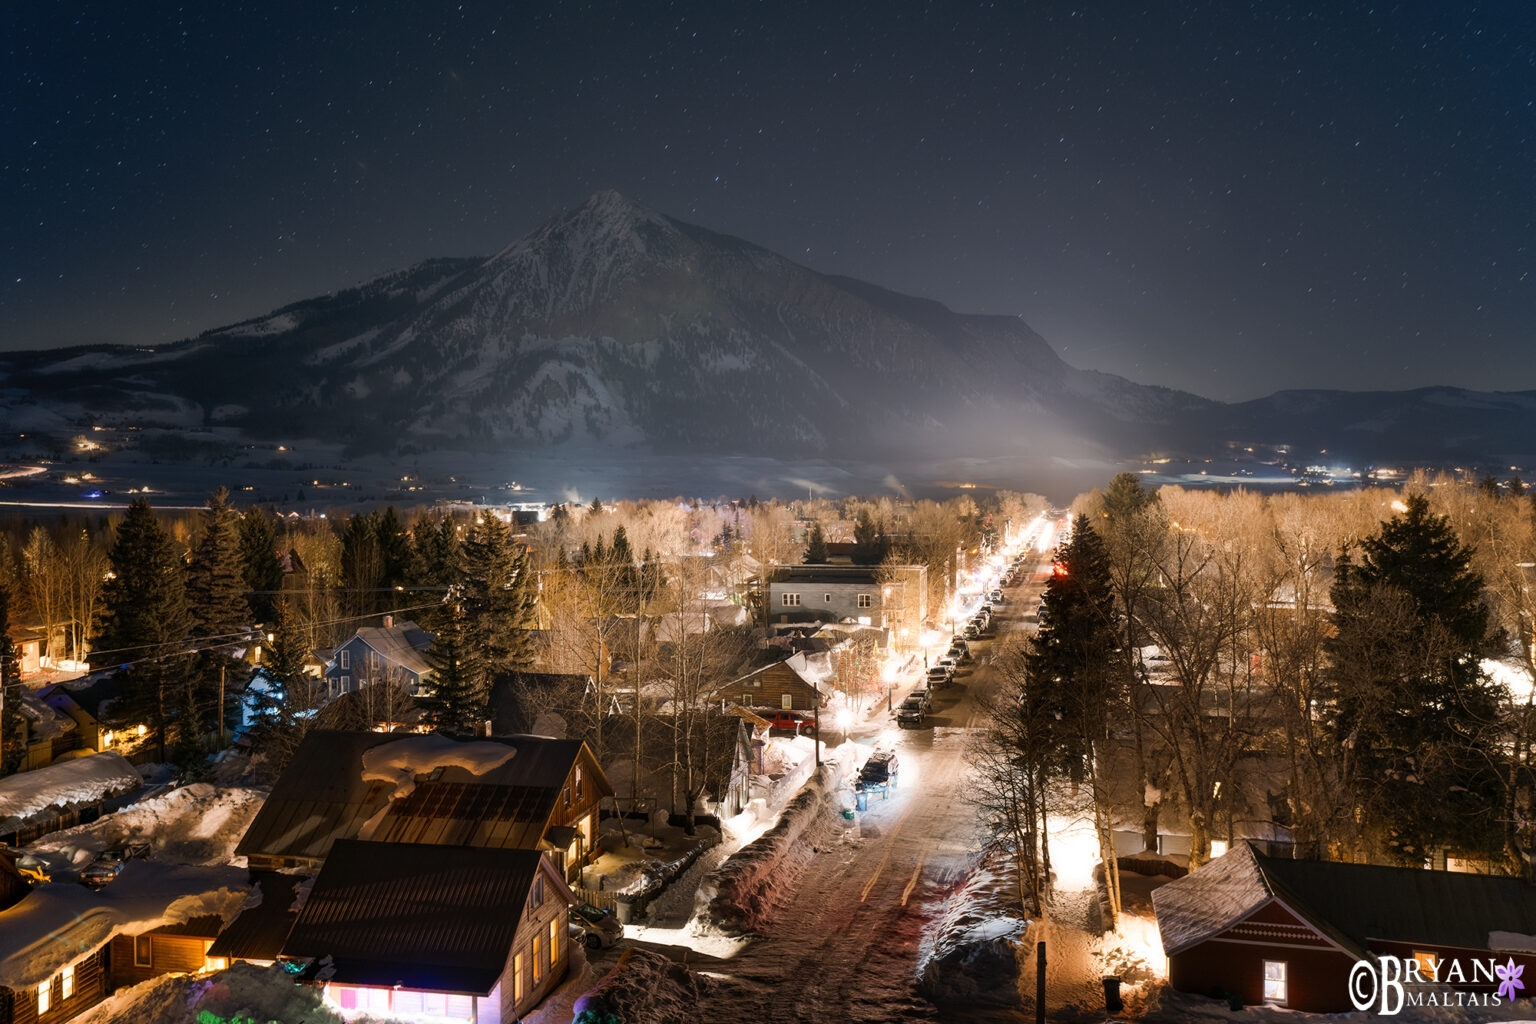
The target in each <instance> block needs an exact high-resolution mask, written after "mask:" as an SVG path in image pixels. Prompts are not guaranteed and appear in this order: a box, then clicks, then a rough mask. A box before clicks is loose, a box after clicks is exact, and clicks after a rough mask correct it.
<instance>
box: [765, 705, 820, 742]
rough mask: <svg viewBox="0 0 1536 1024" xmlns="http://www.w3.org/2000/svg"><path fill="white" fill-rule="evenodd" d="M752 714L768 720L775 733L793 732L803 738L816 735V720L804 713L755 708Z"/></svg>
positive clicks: (780, 709) (769, 726) (781, 709)
mask: <svg viewBox="0 0 1536 1024" xmlns="http://www.w3.org/2000/svg"><path fill="white" fill-rule="evenodd" d="M752 713H753V714H754V715H758V716H759V717H761V718H766V719H768V728H770V729H772V730H773V731H775V732H792V733H797V734H798V735H801V736H814V735H816V719H815V717H813V716H812V715H810V714H808V713H807V712H804V711H788V710H785V709H783V708H753V709H752Z"/></svg>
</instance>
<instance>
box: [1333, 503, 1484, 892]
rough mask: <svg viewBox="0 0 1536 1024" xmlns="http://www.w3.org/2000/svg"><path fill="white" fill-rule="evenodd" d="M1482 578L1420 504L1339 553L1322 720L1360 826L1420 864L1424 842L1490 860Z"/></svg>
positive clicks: (1427, 848) (1438, 519) (1446, 527)
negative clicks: (1327, 706)
mask: <svg viewBox="0 0 1536 1024" xmlns="http://www.w3.org/2000/svg"><path fill="white" fill-rule="evenodd" d="M1482 588H1483V581H1482V579H1481V577H1479V576H1478V574H1477V573H1476V572H1474V571H1473V570H1472V568H1471V552H1470V551H1469V550H1468V549H1467V548H1465V547H1463V546H1462V545H1461V543H1460V542H1459V541H1458V540H1457V538H1456V535H1455V533H1454V532H1453V531H1452V529H1451V527H1450V524H1449V521H1448V520H1447V519H1446V518H1445V517H1444V516H1436V515H1434V514H1432V513H1431V512H1430V511H1429V502H1428V501H1427V500H1426V499H1425V498H1423V497H1422V496H1414V497H1411V498H1409V499H1408V502H1407V509H1406V511H1404V512H1403V513H1401V514H1400V515H1396V516H1394V517H1393V518H1392V519H1391V520H1389V521H1388V522H1386V523H1383V524H1382V527H1381V530H1380V531H1379V532H1378V533H1377V534H1375V535H1373V536H1371V537H1368V538H1366V539H1365V540H1364V541H1362V542H1361V544H1360V558H1359V561H1358V562H1357V561H1356V560H1355V559H1354V558H1352V557H1351V556H1350V555H1348V554H1347V553H1346V554H1345V555H1343V556H1341V558H1340V559H1339V563H1338V565H1337V569H1336V573H1335V577H1334V583H1333V587H1332V599H1333V606H1334V609H1335V611H1334V613H1333V624H1334V628H1335V634H1334V636H1333V637H1332V638H1331V639H1330V640H1329V641H1328V643H1327V650H1328V654H1329V658H1330V663H1331V664H1330V668H1329V673H1328V684H1329V690H1330V693H1331V696H1332V711H1333V714H1332V718H1331V721H1330V722H1329V725H1330V728H1331V730H1332V732H1333V735H1334V738H1335V740H1336V741H1337V742H1338V743H1339V745H1340V747H1341V749H1342V750H1343V751H1344V764H1345V780H1344V781H1345V782H1346V784H1348V785H1350V786H1351V787H1352V789H1353V791H1354V793H1355V799H1356V803H1357V805H1358V806H1359V807H1360V808H1361V810H1360V815H1359V818H1360V821H1361V823H1362V824H1363V825H1364V826H1366V827H1367V828H1373V827H1378V826H1379V828H1380V830H1381V833H1382V836H1383V838H1384V841H1385V843H1386V846H1387V848H1388V849H1389V851H1390V852H1391V853H1392V854H1393V855H1394V856H1395V857H1397V858H1399V859H1402V860H1404V861H1406V862H1414V863H1420V862H1422V861H1423V860H1424V859H1425V857H1427V856H1428V855H1429V853H1430V852H1431V851H1432V850H1434V849H1435V848H1440V847H1447V848H1451V849H1454V850H1460V851H1483V852H1486V853H1496V852H1497V851H1498V849H1499V846H1500V843H1501V840H1500V838H1499V837H1500V835H1501V831H1500V826H1499V824H1498V822H1497V818H1498V816H1499V809H1500V807H1501V801H1500V785H1501V782H1500V779H1501V772H1500V768H1499V766H1500V764H1501V763H1502V762H1503V760H1504V754H1503V751H1502V746H1501V742H1500V737H1499V733H1498V729H1497V723H1498V702H1497V699H1496V696H1495V690H1494V687H1493V685H1492V684H1491V682H1490V681H1489V679H1488V678H1487V677H1486V675H1485V674H1484V672H1483V670H1482V667H1481V664H1480V661H1481V659H1482V658H1483V657H1484V656H1486V655H1487V654H1488V653H1489V652H1490V651H1491V650H1492V649H1493V647H1494V644H1495V640H1496V638H1495V637H1494V636H1493V635H1492V634H1491V632H1490V628H1489V613H1488V609H1487V608H1486V607H1485V606H1484V604H1483V603H1482Z"/></svg>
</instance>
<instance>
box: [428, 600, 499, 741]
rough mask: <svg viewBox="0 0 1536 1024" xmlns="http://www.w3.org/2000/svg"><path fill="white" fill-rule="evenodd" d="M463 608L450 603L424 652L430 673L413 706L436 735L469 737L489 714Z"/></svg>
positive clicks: (486, 688)
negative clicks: (430, 668)
mask: <svg viewBox="0 0 1536 1024" xmlns="http://www.w3.org/2000/svg"><path fill="white" fill-rule="evenodd" d="M468 625H469V624H468V620H467V619H466V618H465V616H464V608H463V606H462V605H461V604H460V603H459V602H457V601H454V602H451V603H450V604H449V605H448V606H447V608H446V610H445V614H444V616H443V621H442V623H441V625H440V626H439V628H438V630H437V634H436V636H435V637H434V639H433V641H432V648H431V650H429V651H428V652H427V661H428V662H429V663H430V664H431V666H432V671H431V672H430V673H428V674H427V677H426V679H425V680H423V683H424V686H423V691H424V692H423V693H422V695H421V696H420V697H419V698H418V700H417V703H418V705H420V706H421V707H422V709H423V710H424V712H425V714H426V718H427V721H428V722H430V723H431V724H432V726H433V727H434V728H435V729H437V731H438V732H444V733H449V734H451V735H459V736H464V735H469V734H472V733H473V732H475V731H476V728H477V727H478V726H479V724H480V723H481V722H483V721H485V719H486V718H487V716H488V715H489V714H490V708H489V697H490V687H489V685H488V680H487V679H486V674H485V671H484V667H483V666H482V665H480V664H479V663H478V659H477V658H476V656H475V651H474V647H473V644H472V643H471V642H470V637H469V628H468Z"/></svg>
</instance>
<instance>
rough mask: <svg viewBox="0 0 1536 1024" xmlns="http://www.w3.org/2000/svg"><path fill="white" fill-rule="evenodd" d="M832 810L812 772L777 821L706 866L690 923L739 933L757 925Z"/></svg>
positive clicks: (789, 885) (791, 881)
mask: <svg viewBox="0 0 1536 1024" xmlns="http://www.w3.org/2000/svg"><path fill="white" fill-rule="evenodd" d="M832 814H833V810H832V807H831V804H830V803H829V802H828V794H827V790H826V788H825V785H824V783H823V780H822V779H820V778H812V779H811V780H810V781H809V782H807V783H806V784H805V787H804V788H803V789H801V790H800V792H799V793H798V794H796V796H795V797H794V799H792V800H790V802H789V803H788V804H787V805H786V806H785V807H784V812H783V813H782V814H781V815H779V820H778V823H777V824H776V825H774V826H773V827H772V828H770V829H769V830H768V831H766V832H764V833H763V834H762V835H761V836H759V837H758V838H757V839H756V840H754V841H753V842H751V843H749V844H747V845H746V846H744V847H742V848H741V849H740V850H739V851H738V852H737V853H736V855H735V856H733V857H731V858H730V859H729V860H727V861H726V862H725V863H724V864H721V865H720V866H719V867H718V868H716V869H715V870H714V871H713V872H711V873H710V874H709V875H708V876H707V877H706V878H705V879H704V881H703V882H701V883H700V885H699V891H698V894H697V896H695V898H694V915H695V925H694V927H695V929H696V930H699V931H709V930H714V931H718V932H719V933H721V934H723V935H730V936H739V935H745V934H747V933H749V932H753V931H756V930H757V929H758V928H759V927H761V925H762V924H763V922H764V921H765V920H766V919H767V917H768V915H769V913H770V912H771V911H772V910H773V908H774V906H775V905H777V903H778V901H779V900H780V898H781V897H783V896H786V895H787V894H788V892H789V891H790V890H791V889H793V887H794V885H795V882H796V880H797V879H798V878H799V876H800V873H801V872H802V871H803V870H805V866H806V864H808V863H809V862H810V859H811V857H812V856H813V854H814V853H815V849H814V844H815V842H816V841H817V840H818V839H820V838H821V837H822V836H823V835H825V834H826V833H827V832H829V831H830V830H831V829H832V828H833V824H834V823H833V820H832Z"/></svg>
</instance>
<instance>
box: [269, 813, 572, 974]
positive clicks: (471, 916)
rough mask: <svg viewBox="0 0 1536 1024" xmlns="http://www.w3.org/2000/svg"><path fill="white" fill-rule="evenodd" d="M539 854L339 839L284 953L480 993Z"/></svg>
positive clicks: (502, 956) (505, 950) (518, 915)
mask: <svg viewBox="0 0 1536 1024" xmlns="http://www.w3.org/2000/svg"><path fill="white" fill-rule="evenodd" d="M539 860H540V854H539V853H538V851H536V850H487V849H477V848H472V847H443V846H430V845H422V844H413V843H367V842H358V841H355V840H348V839H343V840H340V841H338V842H337V843H336V845H335V847H334V848H333V849H332V851H331V856H330V857H329V858H328V859H327V860H326V863H325V868H324V869H323V870H322V871H321V872H320V877H319V878H317V879H316V880H315V887H314V889H313V891H312V892H311V893H310V895H309V900H308V902H306V903H305V904H304V909H303V910H302V911H301V912H300V913H299V919H298V921H297V922H296V923H295V924H294V926H293V931H292V933H290V934H289V936H288V941H287V942H286V943H285V944H284V946H283V955H285V956H290V957H312V958H315V959H322V958H325V957H329V958H330V961H331V966H332V967H333V969H334V974H333V975H332V978H333V980H335V981H337V982H340V983H342V984H348V985H376V986H383V987H392V986H395V985H401V986H404V987H406V988H412V989H419V990H423V991H428V992H448V993H473V994H475V995H479V996H485V995H489V994H490V991H491V989H492V988H494V987H495V985H496V981H497V979H498V978H499V977H500V975H501V973H502V971H503V970H504V969H505V968H506V963H507V957H508V955H509V954H510V953H511V951H512V944H513V941H514V940H515V938H516V936H517V926H518V922H519V921H520V920H521V919H522V915H523V905H524V904H525V903H526V902H527V899H528V891H529V889H530V888H531V887H532V886H533V879H534V875H535V873H536V872H537V871H538V870H539ZM551 877H553V875H551ZM553 888H555V891H556V892H559V886H558V885H556V886H554V887H553ZM565 895H567V896H568V895H569V893H568V891H567V892H566V893H565Z"/></svg>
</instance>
